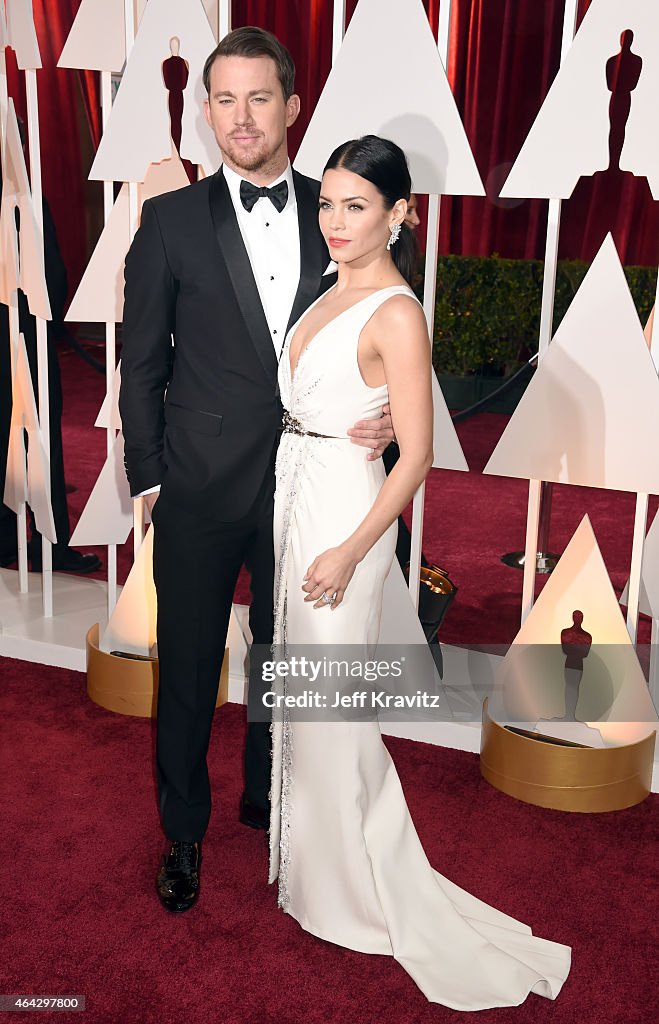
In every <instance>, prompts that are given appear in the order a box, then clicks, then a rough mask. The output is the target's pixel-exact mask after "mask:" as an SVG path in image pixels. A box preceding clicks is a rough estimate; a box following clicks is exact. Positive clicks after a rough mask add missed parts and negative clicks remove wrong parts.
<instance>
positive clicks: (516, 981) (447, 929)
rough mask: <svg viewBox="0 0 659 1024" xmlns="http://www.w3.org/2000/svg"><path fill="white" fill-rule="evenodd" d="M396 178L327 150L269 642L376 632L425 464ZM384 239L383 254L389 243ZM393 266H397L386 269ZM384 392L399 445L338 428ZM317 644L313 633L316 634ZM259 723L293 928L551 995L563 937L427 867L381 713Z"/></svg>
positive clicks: (387, 167)
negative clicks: (374, 448) (396, 451)
mask: <svg viewBox="0 0 659 1024" xmlns="http://www.w3.org/2000/svg"><path fill="white" fill-rule="evenodd" d="M409 195H410V176H409V171H408V169H407V162H406V159H405V155H404V154H403V152H402V151H401V150H400V149H399V148H398V147H397V146H396V145H394V143H391V142H389V141H387V140H385V139H380V138H378V137H377V136H366V137H364V138H363V139H359V140H355V141H352V142H348V143H345V144H344V145H343V146H341V147H339V149H337V150H336V151H335V152H334V153H333V154H332V156H331V157H330V160H329V162H328V164H327V167H326V169H325V173H324V175H323V180H322V185H321V197H320V214H319V217H320V226H321V230H322V231H323V234H324V235H325V238H326V240H327V242H328V245H329V248H330V252H331V255H332V258H333V259H335V260H336V261H337V263H338V268H339V272H338V282H337V284H336V285H335V286H334V288H332V289H330V290H329V291H328V292H326V293H325V295H323V296H322V297H321V298H320V299H318V300H317V302H316V303H314V305H312V306H311V307H310V308H309V309H308V310H307V312H306V313H305V314H304V315H303V316H302V317H301V318H300V320H299V321H298V322H297V324H295V325H294V326H293V327H292V328H291V330H290V331H289V334H288V336H287V338H286V342H285V345H284V349H283V353H282V358H281V363H280V369H279V385H280V390H281V398H282V402H283V405H284V408H285V410H286V412H285V417H284V420H285V423H284V433H283V436H282V439H281V443H280V447H279V453H278V457H277V490H276V497H275V527H274V529H275V555H276V558H277V567H276V575H275V580H276V582H275V636H274V647H275V651H277V652H278V653H280V654H281V653H282V652H285V651H286V648H287V647H292V646H293V645H296V644H300V645H301V644H305V645H308V644H317V645H331V646H334V647H335V645H338V644H357V645H361V647H365V646H368V645H371V644H375V643H376V641H377V638H378V631H379V620H380V612H381V606H382V592H383V585H384V581H385V577H386V576H387V573H388V571H389V568H390V566H391V562H392V559H393V557H394V550H395V544H396V529H397V527H396V520H397V516H398V515H399V513H400V511H401V510H402V509H403V508H404V507H405V506H406V505H407V503H408V501H409V500H410V498H411V497H412V495H413V493H414V491H415V490H416V488H417V487H418V486H419V484H420V483H421V481H422V480H423V479H424V478H425V476H426V474H427V472H428V470H429V468H430V466H431V464H432V418H433V413H432V392H431V373H432V367H431V360H430V344H429V340H428V334H427V328H426V322H425V318H424V316H423V311H422V309H421V307H420V305H419V303H418V301H417V299H416V297H415V296H414V294H413V292H412V291H411V289H410V288H409V286H408V285H407V283H406V280H405V278H404V276H403V275H402V274H401V272H400V270H402V271H403V273H404V274H406V275H411V272H412V267H411V266H410V265H409V263H410V255H409V254H410V252H411V247H408V244H407V242H408V240H407V239H406V236H405V232H406V231H409V228H406V227H403V228H402V233H401V235H400V240H398V241H397V240H396V239H397V236H398V234H399V230H398V225H401V223H402V221H403V219H404V216H405V211H406V206H407V204H406V200H407V199H408V198H409ZM392 257H393V258H392ZM399 268H400V270H399ZM387 401H389V403H390V405H391V414H392V418H393V423H394V428H395V431H396V436H397V441H398V443H399V446H400V451H401V456H400V460H399V461H398V463H397V465H396V466H395V468H394V469H393V470H392V472H391V474H390V475H389V476H388V477H386V478H385V473H384V469H383V466H382V460H381V459H377V460H376V459H372V458H371V459H369V458H368V457H365V456H364V449H363V448H360V447H358V446H357V445H353V444H351V441H350V438H349V436H348V434H347V430H348V428H349V427H350V426H351V424H353V423H354V422H356V421H357V420H360V419H366V418H369V417H375V416H378V415H379V414H380V410H381V407H382V405H383V404H385V403H386V402H387ZM326 649H329V648H326ZM292 717H293V716H288V715H287V716H286V717H285V719H284V721H283V722H282V721H277V720H276V718H275V721H274V723H273V764H272V789H271V821H270V881H274V880H275V879H278V882H279V904H280V906H281V907H282V908H283V909H284V910H285V911H286V912H287V913H288V914H290V915H291V916H292V917H294V918H295V919H296V920H297V921H298V922H299V923H300V925H301V926H302V927H303V928H305V929H306V930H307V931H309V932H311V933H312V934H314V935H317V936H318V937H320V938H322V939H326V940H328V941H330V942H334V943H337V944H339V945H341V946H345V947H347V948H349V949H354V950H359V951H362V952H364V953H380V954H388V955H390V956H393V957H394V958H395V959H396V960H397V961H398V962H399V963H400V964H402V966H403V967H404V968H405V970H406V971H408V973H409V974H410V975H411V976H412V978H414V980H415V981H416V983H417V984H418V986H419V987H420V988H421V990H422V991H423V992H424V994H425V995H426V996H427V998H428V999H429V1000H431V1001H434V1002H438V1003H442V1004H444V1005H446V1006H449V1007H452V1008H454V1009H458V1010H479V1009H485V1008H488V1007H494V1006H508V1005H510V1006H514V1005H518V1004H519V1003H521V1002H523V1000H524V999H525V998H526V996H527V995H528V994H529V992H535V993H536V994H538V995H542V996H546V997H547V998H549V999H555V998H556V996H557V995H558V993H559V991H560V989H561V986H562V984H563V982H564V981H565V978H566V977H567V974H568V971H569V969H570V949H569V947H568V946H564V945H561V944H559V943H557V942H552V941H549V940H546V939H542V938H538V937H535V936H533V934H532V932H531V929H530V928H529V927H528V926H527V925H525V924H522V923H521V922H519V921H516V920H515V919H514V918H511V917H509V916H508V915H506V914H503V913H501V912H500V911H498V910H495V909H494V908H492V907H490V906H488V905H487V904H486V903H483V902H482V901H481V900H478V899H477V898H476V897H474V896H472V895H471V894H470V893H468V892H465V891H464V890H463V889H460V888H459V887H458V886H457V885H455V884H454V883H453V882H451V881H449V880H448V879H447V878H445V877H444V876H443V875H440V874H439V873H438V872H436V871H434V870H433V869H432V867H431V866H430V864H429V863H428V860H427V858H426V856H425V853H424V851H423V848H422V846H421V843H420V841H419V838H418V836H417V833H416V830H415V828H414V824H413V822H412V820H411V817H410V814H409V811H408V808H407V804H406V802H405V797H404V795H403V791H402V788H401V785H400V781H399V779H398V775H397V773H396V769H395V766H394V764H393V762H392V760H391V757H390V756H389V753H388V751H387V749H386V747H385V746H384V744H383V742H382V739H381V736H380V729H379V723H378V722H377V720H370V721H363V720H362V721H348V720H346V721H342V722H336V721H333V722H322V721H313V722H310V721H304V722H303V721H297V722H296V721H294V720H292Z"/></svg>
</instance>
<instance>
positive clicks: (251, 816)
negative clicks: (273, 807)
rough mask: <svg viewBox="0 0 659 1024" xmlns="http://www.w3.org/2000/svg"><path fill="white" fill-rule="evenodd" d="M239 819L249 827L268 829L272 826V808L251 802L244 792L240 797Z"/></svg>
mask: <svg viewBox="0 0 659 1024" xmlns="http://www.w3.org/2000/svg"><path fill="white" fill-rule="evenodd" d="M238 820H239V821H240V822H241V824H243V825H247V826H248V827H249V828H260V829H265V830H267V829H269V828H270V808H269V807H258V806H257V805H256V804H253V803H251V801H249V800H248V799H247V797H246V796H245V794H244V793H243V795H242V796H241V798H240V810H239V812H238Z"/></svg>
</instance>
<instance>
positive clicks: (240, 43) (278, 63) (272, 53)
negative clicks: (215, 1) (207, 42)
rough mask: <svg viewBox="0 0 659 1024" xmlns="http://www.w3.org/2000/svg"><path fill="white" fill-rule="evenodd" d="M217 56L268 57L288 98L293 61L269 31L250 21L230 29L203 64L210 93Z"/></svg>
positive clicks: (206, 85)
mask: <svg viewBox="0 0 659 1024" xmlns="http://www.w3.org/2000/svg"><path fill="white" fill-rule="evenodd" d="M218 57H270V59H271V60H273V61H274V62H275V67H276V68H277V78H278V79H279V82H280V84H281V91H282V92H283V94H284V100H285V101H286V102H288V100H289V99H290V98H291V96H292V95H293V93H294V91H295V64H294V63H293V58H292V57H291V55H290V53H289V52H288V50H287V49H286V47H285V46H283V45H282V43H280V42H279V40H278V39H277V37H276V36H273V35H272V33H271V32H266V31H265V29H263V28H255V27H254V26H253V25H245V26H244V27H243V28H237V29H235V30H234V31H233V32H229V33H228V34H227V35H226V36H224V38H223V39H222V40H221V42H220V44H219V46H216V48H215V49H214V50H213V52H212V53H211V54H210V56H209V57H208V59H207V60H206V63H205V64H204V73H203V80H204V87H205V89H206V92H207V93H208V95H209V96H210V92H211V68H212V67H213V64H214V63H215V61H216V60H217V59H218Z"/></svg>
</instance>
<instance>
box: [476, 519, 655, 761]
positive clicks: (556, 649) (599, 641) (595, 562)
mask: <svg viewBox="0 0 659 1024" xmlns="http://www.w3.org/2000/svg"><path fill="white" fill-rule="evenodd" d="M577 610H579V611H581V612H582V613H583V629H584V630H585V631H587V632H588V633H590V635H591V637H592V646H591V648H590V651H589V653H588V654H587V656H586V657H585V658H584V660H583V675H582V677H581V681H580V685H579V699H578V703H577V705H576V714H575V717H576V718H577V719H578V720H579V722H580V723H585V724H586V725H587V726H588V727H589V728H590V729H594V728H596V729H598V730H599V733H600V735H601V736H602V738H603V740H604V742H605V743H607V744H617V743H631V742H634V741H635V740H639V739H641V738H642V737H644V736H647V735H648V733H649V732H650V731H651V730H652V728H653V727H656V721H657V714H656V711H655V709H654V706H653V704H652V700H651V698H650V694H649V692H648V687H647V683H646V681H645V678H644V676H643V672H642V669H641V666H640V664H639V662H638V658H637V657H636V652H635V651H634V647H633V644H632V643H631V641H630V639H629V633H628V632H627V628H626V626H625V622H624V619H623V617H622V615H621V613H620V608H619V606H618V601H617V599H616V596H615V592H614V590H613V587H612V586H611V581H610V580H609V576H608V573H607V571H606V567H605V565H604V561H603V559H602V555H601V553H600V550H599V547H598V545H597V541H596V539H595V535H594V533H593V530H592V527H591V525H590V520H589V519H588V516H584V518H583V520H582V521H581V524H580V525H579V527H578V528H577V530H576V532H575V534H574V536H573V537H572V539H571V541H570V543H569V544H568V546H567V548H566V549H565V552H564V553H563V555H562V556H561V558H560V561H559V562H558V565H557V566H556V568H555V569H554V571H553V573H552V575H551V576H550V577H549V579H548V581H547V583H546V585H545V587H544V588H543V590H542V592H541V593H540V596H539V597H538V599H537V601H536V602H535V604H534V605H533V608H532V609H531V611H530V613H529V615H528V618H527V619H526V621H525V622H524V624H523V626H522V628H521V629H520V631H519V633H518V634H517V636H516V637H515V640H514V641H513V644H512V646H511V648H510V649H509V651H508V653H507V655H506V657H505V658H504V660H503V663H502V666H501V669H500V671H499V673H498V677H497V681H498V684H499V685H500V686H501V688H502V694H503V705H504V707H503V708H499V709H497V712H496V717H498V718H499V720H501V717H507V718H508V719H512V721H518V722H519V721H522V720H525V719H528V720H529V721H530V722H532V723H535V722H537V721H540V724H539V725H538V731H539V732H546V731H549V732H551V733H552V734H554V735H558V736H561V735H563V736H564V737H565V738H567V739H570V738H572V736H574V731H573V730H571V729H570V728H569V727H570V725H571V724H575V723H569V722H565V723H558V722H556V723H554V728H550V729H549V730H547V729H545V727H544V725H545V721H551V719H552V718H554V719H555V718H560V716H561V715H562V714H563V713H564V711H565V699H564V698H565V660H566V655H565V653H564V651H563V650H562V647H561V632H562V630H564V629H566V628H570V626H571V624H572V616H573V612H575V611H577ZM496 699H497V700H499V698H498V697H497V698H496ZM491 706H492V707H493V706H494V705H493V704H492V702H491ZM596 710H597V714H596V715H595V714H594V712H595V711H596ZM502 711H503V715H502ZM591 715H592V717H591ZM576 724H577V726H578V724H579V723H576ZM571 732H572V735H570V733H571ZM585 735H587V734H585ZM585 735H584V736H582V739H584V742H586V743H587V744H588V743H589V741H588V739H586V738H585ZM589 745H590V744H589ZM592 745H598V744H597V742H596V743H594V744H592Z"/></svg>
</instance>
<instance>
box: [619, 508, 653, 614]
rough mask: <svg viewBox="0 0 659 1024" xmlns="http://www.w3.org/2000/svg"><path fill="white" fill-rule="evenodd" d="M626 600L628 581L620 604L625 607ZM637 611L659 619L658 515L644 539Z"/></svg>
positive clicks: (627, 596)
mask: <svg viewBox="0 0 659 1024" xmlns="http://www.w3.org/2000/svg"><path fill="white" fill-rule="evenodd" d="M628 600H629V580H628V581H627V583H626V584H625V589H624V590H623V592H622V594H621V595H620V604H624V605H625V606H626V605H627V602H628ZM638 610H639V611H640V612H642V613H643V614H644V615H650V616H651V617H652V618H653V619H659V515H655V517H654V519H653V520H652V524H651V526H650V529H649V530H648V532H647V536H646V538H645V546H644V548H643V567H642V569H641V590H640V595H639V605H638Z"/></svg>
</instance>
